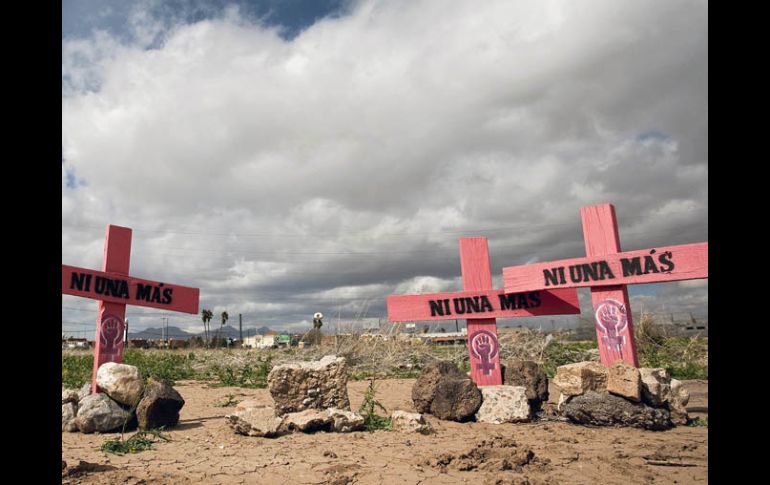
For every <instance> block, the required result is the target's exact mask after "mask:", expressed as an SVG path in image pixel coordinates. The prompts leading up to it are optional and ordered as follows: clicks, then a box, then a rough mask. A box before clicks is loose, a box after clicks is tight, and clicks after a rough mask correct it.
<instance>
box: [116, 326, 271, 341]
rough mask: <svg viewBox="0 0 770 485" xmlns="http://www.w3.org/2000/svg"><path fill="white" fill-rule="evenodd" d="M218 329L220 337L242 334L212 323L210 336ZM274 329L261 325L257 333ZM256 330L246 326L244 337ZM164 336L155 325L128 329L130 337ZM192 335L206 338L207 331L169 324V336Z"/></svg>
mask: <svg viewBox="0 0 770 485" xmlns="http://www.w3.org/2000/svg"><path fill="white" fill-rule="evenodd" d="M217 330H219V336H220V337H224V338H239V336H240V333H239V332H238V329H237V328H235V327H232V326H230V325H225V326H224V327H221V328H219V327H217V326H215V325H212V326H211V335H210V337H214V336H215V335H217ZM272 331H273V330H272V329H270V327H259V328H258V329H256V333H257V334H259V335H264V334H265V333H267V332H272ZM254 332H255V330H254V329H253V328H249V329H245V328H244V329H243V336H244V337H247V336H253V335H254ZM164 336H165V332H164V330H163V329H162V328H160V327H159V328H155V327H150V328H145V329H144V330H141V331H139V332H132V331H131V328H130V327H129V329H128V338H129V339H148V340H151V339H161V338H164ZM192 337H201V338H206V333H205V332H200V333H190V332H185V331H184V330H182V329H181V328H179V327H174V326H171V325H169V326H168V338H172V339H175V340H188V339H190V338H192Z"/></svg>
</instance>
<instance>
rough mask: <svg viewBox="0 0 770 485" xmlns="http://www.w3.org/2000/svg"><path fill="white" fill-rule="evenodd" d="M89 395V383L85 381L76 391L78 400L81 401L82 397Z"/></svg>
mask: <svg viewBox="0 0 770 485" xmlns="http://www.w3.org/2000/svg"><path fill="white" fill-rule="evenodd" d="M90 395H91V383H90V382H87V383H85V384H83V387H81V388H80V390H79V391H78V402H80V401H82V400H83V398H84V397H86V396H90Z"/></svg>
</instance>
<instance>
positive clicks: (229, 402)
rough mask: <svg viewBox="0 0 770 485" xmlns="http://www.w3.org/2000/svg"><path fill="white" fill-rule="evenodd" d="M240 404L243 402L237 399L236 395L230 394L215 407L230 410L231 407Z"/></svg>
mask: <svg viewBox="0 0 770 485" xmlns="http://www.w3.org/2000/svg"><path fill="white" fill-rule="evenodd" d="M239 402H241V400H240V399H235V394H228V395H227V396H225V398H224V399H222V400H220V401H217V402H216V404H214V406H216V407H218V408H229V407H230V406H235V405H236V404H238V403H239Z"/></svg>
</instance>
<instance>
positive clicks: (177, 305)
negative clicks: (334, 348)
mask: <svg viewBox="0 0 770 485" xmlns="http://www.w3.org/2000/svg"><path fill="white" fill-rule="evenodd" d="M130 255H131V229H130V228H127V227H120V226H114V225H111V224H110V225H108V226H107V233H106V236H105V241H104V259H103V263H102V271H94V270H90V269H86V268H78V267H75V266H68V265H65V264H62V293H63V294H67V295H73V296H79V297H83V298H91V299H94V300H98V301H99V310H98V316H97V319H96V337H95V343H94V367H93V373H92V376H91V392H92V393H95V392H99V388H98V386H97V385H96V373H97V371H98V370H99V367H100V366H101V365H102V364H104V363H106V362H117V363H120V362H122V361H123V350H124V347H125V339H126V338H127V337H128V336H127V335H125V333H124V332H125V330H126V305H127V304H130V305H138V306H146V307H152V308H163V309H166V310H171V311H179V312H184V313H198V302H199V299H200V290H199V289H198V288H190V287H187V286H180V285H172V284H168V283H163V282H158V281H150V280H145V279H140V278H134V277H132V276H129V275H128V269H129V263H130Z"/></svg>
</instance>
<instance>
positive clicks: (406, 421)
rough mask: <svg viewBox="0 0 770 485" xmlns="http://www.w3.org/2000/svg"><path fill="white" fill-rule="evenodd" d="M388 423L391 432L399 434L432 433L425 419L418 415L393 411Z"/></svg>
mask: <svg viewBox="0 0 770 485" xmlns="http://www.w3.org/2000/svg"><path fill="white" fill-rule="evenodd" d="M390 422H391V427H392V428H393V431H399V432H401V433H421V434H430V432H431V431H433V428H432V427H431V425H430V424H428V422H427V421H425V417H424V416H423V415H422V414H420V413H408V412H406V411H400V410H395V411H393V412H392V413H391V415H390Z"/></svg>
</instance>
